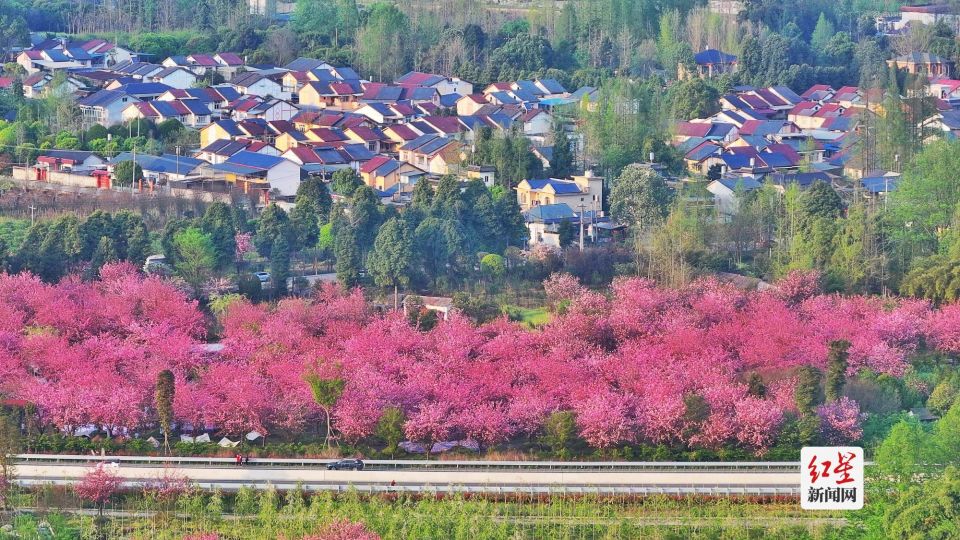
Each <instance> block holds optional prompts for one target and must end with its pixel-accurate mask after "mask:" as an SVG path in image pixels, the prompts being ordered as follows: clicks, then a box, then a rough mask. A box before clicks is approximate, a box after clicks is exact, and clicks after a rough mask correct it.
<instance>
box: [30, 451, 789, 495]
mask: <svg viewBox="0 0 960 540" xmlns="http://www.w3.org/2000/svg"><path fill="white" fill-rule="evenodd" d="M80 459H82V458H80ZM145 459H146V458H145ZM647 465H648V466H649V464H647ZM489 466H490V467H491V468H489V469H484V470H477V469H463V470H452V469H450V468H449V466H444V465H443V464H442V463H441V462H438V463H437V468H425V467H417V468H399V469H393V470H388V469H385V468H383V467H380V468H376V467H371V468H370V469H367V470H363V471H327V470H326V468H325V467H324V466H323V465H322V464H318V465H316V466H284V465H283V464H281V465H276V464H273V465H267V464H264V465H257V464H250V465H245V466H228V465H224V464H213V465H210V464H186V465H184V464H177V463H166V464H164V463H135V462H123V463H121V464H120V465H119V466H117V467H116V468H115V469H114V470H115V471H116V472H117V473H118V474H120V475H121V476H123V477H124V478H125V479H126V480H127V482H128V483H129V484H136V483H140V482H144V481H149V480H152V479H156V478H157V477H158V476H160V475H162V474H165V471H169V470H173V471H175V472H176V474H180V475H183V476H186V477H187V478H189V479H190V480H191V481H192V482H194V483H196V484H198V485H200V486H202V487H210V488H212V487H218V488H221V489H223V490H227V491H229V490H235V489H239V488H240V487H241V486H252V487H255V488H265V487H267V486H269V485H272V486H275V487H276V488H278V489H288V488H293V487H295V486H297V485H301V486H302V487H303V488H305V489H309V490H320V489H328V490H344V489H349V488H350V487H353V488H356V489H358V490H361V491H391V490H393V491H472V492H557V491H564V492H575V493H577V492H600V493H638V494H643V493H670V494H677V493H706V494H718V495H724V494H753V495H759V494H767V495H773V494H779V495H790V494H796V493H799V483H800V475H799V470H798V471H796V472H793V471H785V470H763V468H762V467H755V468H752V469H751V468H745V469H743V470H710V469H700V470H678V469H677V468H676V467H664V470H662V471H661V470H656V469H653V470H650V469H645V470H630V469H626V470H594V471H575V470H570V469H561V470H555V471H550V470H542V469H541V470H535V469H533V468H531V469H529V470H528V469H524V468H515V469H500V468H496V464H490V465H489ZM89 469H90V464H89V463H84V462H82V461H79V460H78V461H76V462H60V463H58V462H50V463H43V462H37V461H25V462H21V463H18V464H17V465H16V475H17V478H18V481H20V482H21V483H23V484H43V483H54V484H70V483H73V482H75V481H77V480H78V479H79V478H80V477H82V476H83V475H84V474H85V473H86V472H87V471H88V470H89Z"/></svg>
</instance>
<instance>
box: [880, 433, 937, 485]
mask: <svg viewBox="0 0 960 540" xmlns="http://www.w3.org/2000/svg"><path fill="white" fill-rule="evenodd" d="M928 439H929V437H928V436H927V433H926V432H925V431H924V429H923V427H922V426H921V425H920V423H919V422H917V421H916V420H913V419H904V420H901V421H900V422H899V423H897V424H895V425H894V426H893V428H891V429H890V433H889V434H888V435H887V437H886V438H885V439H884V440H883V442H882V443H880V446H879V447H877V451H876V453H875V455H874V462H875V463H876V466H877V469H878V471H879V473H880V476H881V478H889V479H890V480H891V481H893V482H894V483H895V484H898V485H900V486H905V485H907V484H910V483H912V482H913V481H914V479H915V476H916V475H917V474H918V473H920V472H922V471H923V470H924V469H925V465H924V461H925V460H926V456H924V453H925V450H924V448H925V447H926V446H927V444H928V443H927V441H928Z"/></svg>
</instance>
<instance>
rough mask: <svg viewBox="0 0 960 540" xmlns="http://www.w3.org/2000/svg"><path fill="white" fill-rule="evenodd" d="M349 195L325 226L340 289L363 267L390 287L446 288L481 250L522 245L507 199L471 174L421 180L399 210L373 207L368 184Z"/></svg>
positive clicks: (515, 212)
mask: <svg viewBox="0 0 960 540" xmlns="http://www.w3.org/2000/svg"><path fill="white" fill-rule="evenodd" d="M357 182H358V183H359V181H357ZM333 187H334V190H337V189H338V187H337V184H336V181H335V183H334V184H333ZM349 195H350V197H349V199H348V202H347V203H346V204H338V205H336V206H335V207H334V208H333V212H332V218H331V223H330V224H329V238H330V239H331V240H332V242H331V243H332V247H333V251H334V255H335V257H336V271H337V278H338V280H339V281H340V283H341V284H342V285H344V286H346V287H352V286H354V285H356V284H357V283H359V280H360V277H361V272H362V271H363V269H364V268H366V270H367V271H368V272H369V275H370V276H371V277H372V278H373V281H374V283H375V284H377V285H379V286H382V287H387V288H390V289H393V290H394V292H395V293H396V292H397V290H398V288H399V287H407V286H413V287H416V288H419V287H423V286H426V285H428V284H429V285H432V286H433V287H434V288H436V287H438V286H452V285H454V284H456V283H460V282H462V281H464V280H465V279H466V278H467V277H468V276H470V275H472V274H473V273H474V272H475V270H474V267H475V266H477V265H479V262H480V259H481V258H482V257H483V255H485V254H488V253H498V254H502V253H503V252H504V251H505V250H506V248H507V247H508V246H510V245H517V244H520V243H522V238H523V235H524V234H525V231H526V228H525V227H524V224H523V218H522V216H521V214H520V209H519V207H518V206H517V203H516V199H515V197H513V196H512V194H511V193H510V192H505V191H504V190H502V189H500V190H489V189H487V188H486V187H485V186H484V185H483V182H481V181H479V180H476V181H472V182H469V183H467V184H466V187H464V186H463V185H462V184H461V183H460V182H459V181H458V180H457V179H456V178H455V177H453V176H444V177H442V178H441V179H440V181H439V183H438V184H437V186H436V189H434V187H433V186H432V185H431V183H430V182H428V181H421V182H419V183H418V184H417V185H416V186H415V187H414V190H413V194H412V196H411V203H410V205H409V206H408V207H407V208H406V209H405V210H404V211H403V212H402V213H400V214H397V213H396V212H395V210H394V209H393V208H392V207H384V206H383V205H381V204H380V203H379V199H378V198H377V197H376V195H375V194H374V193H373V191H372V190H371V189H370V188H369V187H366V186H356V187H355V188H354V190H353V191H352V193H350V194H349Z"/></svg>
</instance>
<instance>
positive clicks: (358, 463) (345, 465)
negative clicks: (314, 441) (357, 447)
mask: <svg viewBox="0 0 960 540" xmlns="http://www.w3.org/2000/svg"><path fill="white" fill-rule="evenodd" d="M327 470H328V471H362V470H363V461H362V460H359V459H341V460H340V461H334V462H333V463H327Z"/></svg>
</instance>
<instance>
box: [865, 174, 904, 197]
mask: <svg viewBox="0 0 960 540" xmlns="http://www.w3.org/2000/svg"><path fill="white" fill-rule="evenodd" d="M899 183H900V175H899V174H897V173H886V174H883V175H879V176H866V177H864V178H861V179H860V185H861V186H862V187H863V190H864V191H865V192H866V193H868V194H869V195H871V196H880V197H883V196H885V195H886V194H887V193H890V192H891V191H896V190H897V184H899Z"/></svg>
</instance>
